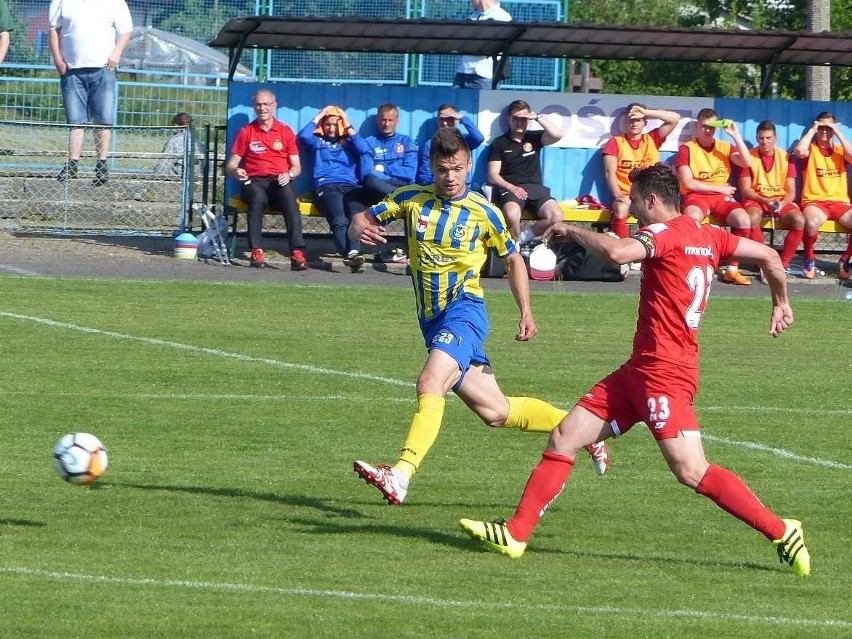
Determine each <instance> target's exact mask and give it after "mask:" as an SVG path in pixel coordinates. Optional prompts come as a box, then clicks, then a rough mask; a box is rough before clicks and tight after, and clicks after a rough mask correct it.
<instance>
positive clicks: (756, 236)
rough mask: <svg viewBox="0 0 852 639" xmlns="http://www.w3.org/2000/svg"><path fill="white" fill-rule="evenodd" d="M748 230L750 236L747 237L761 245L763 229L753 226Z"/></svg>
mask: <svg viewBox="0 0 852 639" xmlns="http://www.w3.org/2000/svg"><path fill="white" fill-rule="evenodd" d="M749 230H750V231H751V235H750V236H749V237H750V238H751V239H752V240H754V241H755V242H757V243H758V244H763V229H762V228H760V227H759V226H753V227H751V229H749Z"/></svg>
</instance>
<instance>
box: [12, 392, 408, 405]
mask: <svg viewBox="0 0 852 639" xmlns="http://www.w3.org/2000/svg"><path fill="white" fill-rule="evenodd" d="M3 394H4V395H16V396H27V397H29V396H35V395H39V396H41V395H44V391H40V390H38V391H34V390H33V391H31V390H18V391H4V392H3ZM52 396H53V397H100V398H110V399H115V398H121V399H161V400H165V401H174V400H182V401H191V402H192V401H210V400H213V401H219V400H223V401H237V402H238V401H246V402H292V401H297V402H370V403H372V402H375V401H382V402H393V403H400V404H414V402H415V398H414V395H412V396H411V397H376V396H375V395H359V396H355V395H253V394H250V393H249V394H240V393H110V392H103V393H98V392H94V393H93V392H76V391H72V392H57V393H52Z"/></svg>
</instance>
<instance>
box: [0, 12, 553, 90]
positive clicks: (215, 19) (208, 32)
mask: <svg viewBox="0 0 852 639" xmlns="http://www.w3.org/2000/svg"><path fill="white" fill-rule="evenodd" d="M10 4H11V5H12V7H11V8H12V11H13V15H15V16H16V19H17V24H16V28H15V30H14V31H13V32H12V47H11V49H10V52H9V54H8V56H7V58H6V62H5V64H4V68H5V67H8V68H12V69H15V68H18V69H21V70H28V71H36V72H39V71H43V72H47V73H48V74H53V73H55V72H54V70H53V63H52V61H51V58H50V51H49V47H48V30H49V25H48V3H46V2H44V1H43V0H10ZM128 5H129V7H130V10H131V14H132V15H133V22H134V24H135V25H136V26H148V27H154V28H156V29H161V30H163V31H167V32H169V33H173V34H177V35H180V36H185V37H188V38H190V39H192V40H196V41H198V42H201V43H205V44H206V43H207V42H209V41H211V40H212V39H213V38H215V37H216V35H217V34H218V32H219V30H220V29H221V28H222V25H224V24H225V23H226V22H227V21H228V20H230V19H232V18H238V17H243V16H246V15H274V16H339V15H359V16H368V17H375V18H385V19H414V18H433V19H465V18H466V17H467V16H468V15H469V14H470V13H471V11H472V7H471V4H470V2H468V1H467V0H391V1H390V2H388V1H387V0H385V1H380V0H327V1H325V2H317V1H316V0H229V1H228V2H223V1H221V0H128ZM501 5H502V6H503V7H504V8H505V9H506V10H507V11H509V13H510V14H511V15H512V17H513V19H514V20H515V21H518V22H530V21H557V22H562V21H566V20H567V16H568V0H504V2H502V3H501ZM220 53H222V52H220ZM241 63H242V64H244V65H246V66H247V67H249V68H250V69H252V70H253V72H254V74H255V75H256V76H257V77H261V78H266V79H268V80H271V81H275V82H300V83H301V82H326V83H334V84H340V83H355V82H357V83H368V84H377V83H381V84H400V85H417V84H427V85H435V86H449V85H450V84H451V83H452V80H453V76H454V73H455V68H456V66H457V64H458V56H434V55H419V56H409V55H405V54H377V53H347V54H341V53H332V52H323V51H287V50H280V51H270V52H257V51H247V52H245V53H244V54H243V56H242V59H241ZM124 70H125V71H126V70H127V68H125V69H124ZM22 75H25V74H23V73H22ZM151 76H152V77H155V78H156V80H158V81H168V79H167V77H166V74H163V73H157V74H151ZM176 76H179V74H176ZM139 77H142V76H139ZM199 79H202V80H203V79H207V80H209V81H210V83H211V84H213V83H215V82H216V81H217V76H216V75H211V74H207V75H205V76H204V77H200V76H199V77H194V78H193V81H194V82H197V81H199ZM218 79H219V80H221V76H220V77H218ZM172 81H174V82H175V83H177V82H180V81H181V79H180V78H179V77H174V78H173V79H172ZM563 84H564V73H563V64H562V62H561V61H560V60H556V59H523V60H521V59H518V60H513V77H512V79H511V80H509V81H508V82H506V83H504V86H505V87H507V88H517V89H531V90H558V89H560V88H561V87H562V86H563Z"/></svg>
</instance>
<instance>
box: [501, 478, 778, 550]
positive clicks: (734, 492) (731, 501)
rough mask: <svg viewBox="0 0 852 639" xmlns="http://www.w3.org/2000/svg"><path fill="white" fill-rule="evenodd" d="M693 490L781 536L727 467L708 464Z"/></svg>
mask: <svg viewBox="0 0 852 639" xmlns="http://www.w3.org/2000/svg"><path fill="white" fill-rule="evenodd" d="M695 492H697V493H698V494H699V495H704V496H705V497H707V498H709V499H712V500H713V501H714V502H716V505H717V506H718V507H719V508H721V509H722V510H725V511H727V512H729V513H730V514H732V515H733V516H734V517H736V518H737V519H739V520H741V521H744V522H745V523H747V524H748V525H749V526H751V527H752V528H754V529H755V530H757V531H759V532H762V533H763V535H764V536H765V537H766V538H767V539H768V540H769V541H775V540H776V539H781V537H783V536H784V529H785V526H784V522H783V521H781V519H780V518H779V517H778V516H777V515H776V514H775V513H773V512H772V511H771V510H769V509H768V508H767V507H766V506H764V505H763V504H762V503H761V501H760V500H759V499H758V498H757V496H756V495H755V494H754V493H753V492H751V490H749V487H748V486H746V484H745V482H744V481H743V480H742V479H740V478H739V477H738V476H737V475H735V474H734V473H732V472H731V471H730V470H727V469H726V468H722V467H721V466H716V465H715V464H710V468H708V469H707V472H706V473H705V474H704V477H702V478H701V481H700V482H699V483H698V486H697V487H696V488H695ZM512 536H513V537H514V535H512Z"/></svg>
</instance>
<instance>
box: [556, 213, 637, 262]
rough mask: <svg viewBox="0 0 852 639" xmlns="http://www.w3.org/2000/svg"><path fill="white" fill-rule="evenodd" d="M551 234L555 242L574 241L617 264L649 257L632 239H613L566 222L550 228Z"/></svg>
mask: <svg viewBox="0 0 852 639" xmlns="http://www.w3.org/2000/svg"><path fill="white" fill-rule="evenodd" d="M550 232H551V233H552V234H553V239H554V241H557V242H558V241H560V240H563V241H564V240H574V241H575V242H578V243H579V244H582V245H583V246H584V247H585V248H587V249H588V250H589V251H591V252H592V253H594V254H595V255H597V256H598V257H601V258H603V259H605V260H609V261H610V262H613V263H615V264H629V263H631V262H640V261H642V260H644V259H645V258H646V257H647V256H648V253H647V251H646V250H645V247H644V246H643V245H642V243H641V242H639V240H637V239H634V238H632V237H624V238H619V237H613V236H612V235H609V234H608V233H597V232H596V231H592V230H590V229H585V228H581V227H579V226H574V225H573V224H566V223H565V222H557V223H556V224H554V225H553V226H551V227H550Z"/></svg>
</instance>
